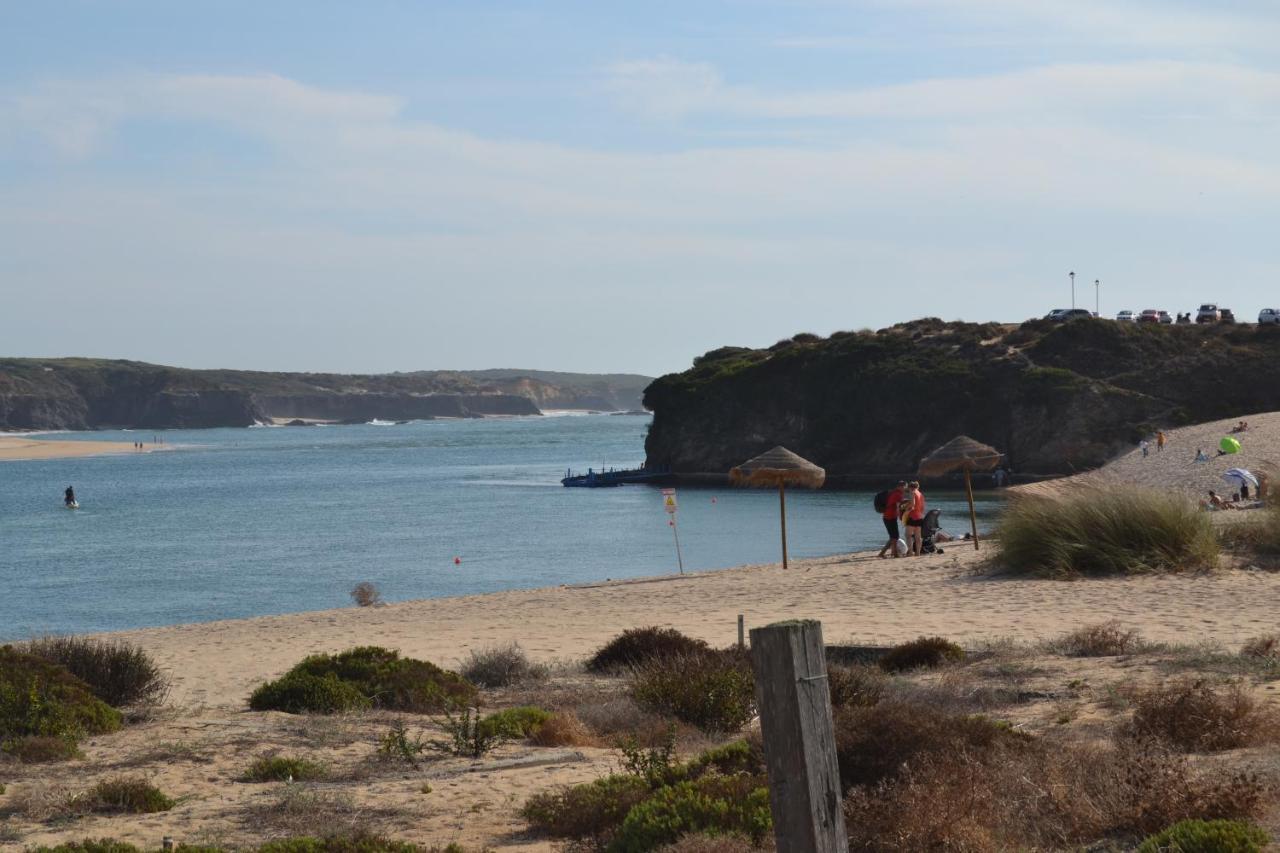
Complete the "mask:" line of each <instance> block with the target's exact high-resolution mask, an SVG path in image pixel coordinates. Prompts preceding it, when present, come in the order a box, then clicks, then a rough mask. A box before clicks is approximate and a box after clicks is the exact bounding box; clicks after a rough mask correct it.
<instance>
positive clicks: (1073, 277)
mask: <svg viewBox="0 0 1280 853" xmlns="http://www.w3.org/2000/svg"><path fill="white" fill-rule="evenodd" d="M1067 275H1069V276H1071V307H1072V308H1075V307H1076V274H1075V273H1074V272H1069V273H1067Z"/></svg>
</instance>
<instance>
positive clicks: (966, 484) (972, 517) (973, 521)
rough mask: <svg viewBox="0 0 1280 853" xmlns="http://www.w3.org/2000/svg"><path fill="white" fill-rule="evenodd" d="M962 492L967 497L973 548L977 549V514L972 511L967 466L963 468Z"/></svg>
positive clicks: (971, 484)
mask: <svg viewBox="0 0 1280 853" xmlns="http://www.w3.org/2000/svg"><path fill="white" fill-rule="evenodd" d="M964 493H965V495H967V496H968V498H969V525H970V527H972V528H973V550H975V551H976V550H978V514H977V513H976V512H974V511H973V483H971V482H970V481H969V466H968V465H966V466H965V468H964Z"/></svg>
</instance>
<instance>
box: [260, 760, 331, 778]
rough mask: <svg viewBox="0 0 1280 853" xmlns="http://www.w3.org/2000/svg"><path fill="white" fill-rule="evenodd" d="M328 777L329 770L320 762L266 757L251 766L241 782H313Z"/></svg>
mask: <svg viewBox="0 0 1280 853" xmlns="http://www.w3.org/2000/svg"><path fill="white" fill-rule="evenodd" d="M328 776H329V770H328V768H327V767H325V766H324V765H323V764H321V763H320V762H318V761H311V760H308V759H306V758H296V757H292V756H286V755H264V756H261V757H260V758H258V759H257V760H256V761H254V762H253V764H250V765H249V769H248V770H246V771H245V772H244V775H243V776H241V777H240V781H241V782H311V781H318V780H321V779H326V778H328Z"/></svg>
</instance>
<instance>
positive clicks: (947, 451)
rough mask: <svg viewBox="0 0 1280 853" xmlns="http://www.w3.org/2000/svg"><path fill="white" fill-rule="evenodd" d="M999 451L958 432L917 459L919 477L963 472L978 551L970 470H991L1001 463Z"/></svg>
mask: <svg viewBox="0 0 1280 853" xmlns="http://www.w3.org/2000/svg"><path fill="white" fill-rule="evenodd" d="M1003 455H1004V454H1002V453H1001V452H1000V451H999V450H996V449H995V448H994V447H991V446H990V445H987V444H983V443H982V442H980V441H974V440H973V439H972V438H969V436H967V435H958V436H956V437H955V438H953V439H951V440H950V441H948V442H947V443H946V444H944V445H942V446H941V447H939V448H938V449H937V450H935V451H933V452H932V453H930V454H929V455H928V456H926V457H925V458H924V459H922V460H920V476H921V477H941V476H942V475H944V474H950V473H951V472H952V471H964V491H965V495H966V496H967V497H968V498H969V524H970V525H971V526H972V528H973V550H975V551H976V550H978V516H977V513H975V512H974V510H973V483H972V482H970V479H969V472H971V471H991V470H993V469H994V468H995V467H996V466H997V465H999V464H1000V457H1001V456H1003Z"/></svg>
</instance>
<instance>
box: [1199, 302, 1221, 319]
mask: <svg viewBox="0 0 1280 853" xmlns="http://www.w3.org/2000/svg"><path fill="white" fill-rule="evenodd" d="M1220 319H1222V316H1221V315H1220V314H1219V313H1218V306H1217V305H1214V304H1212V303H1205V304H1204V305H1201V306H1200V310H1199V311H1197V312H1196V322H1197V323H1216V322H1218V320H1220Z"/></svg>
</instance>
